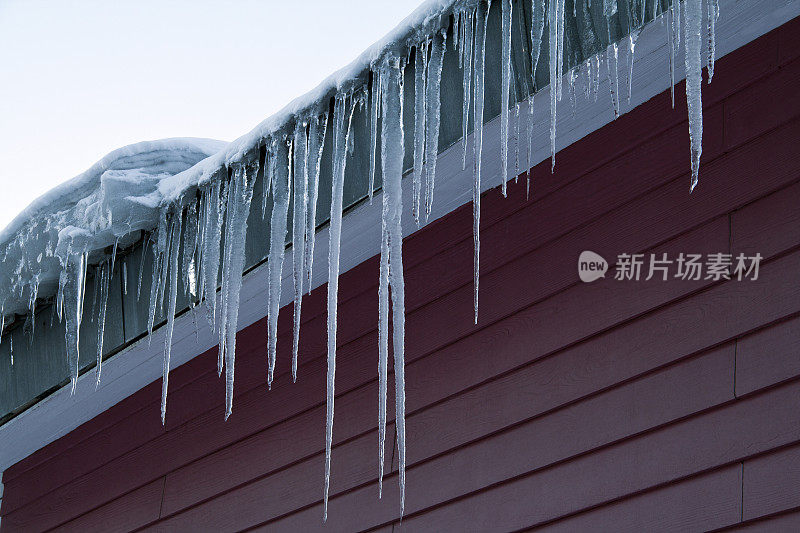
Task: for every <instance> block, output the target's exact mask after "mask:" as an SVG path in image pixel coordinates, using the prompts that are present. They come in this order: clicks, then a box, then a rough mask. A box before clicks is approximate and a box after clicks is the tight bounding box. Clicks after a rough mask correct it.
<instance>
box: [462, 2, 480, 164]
mask: <svg viewBox="0 0 800 533" xmlns="http://www.w3.org/2000/svg"><path fill="white" fill-rule="evenodd" d="M464 18H465V21H464V24H463V28H464V39H463V41H464V46H463V48H462V55H463V58H462V61H463V64H464V71H463V75H464V79H463V91H464V101H463V102H462V107H461V170H466V168H467V133H468V132H469V106H470V98H471V96H472V89H471V85H472V58H473V54H474V42H475V41H474V37H475V11H473V10H469V11H467V12H466V13H465V14H464ZM473 114H474V111H473ZM475 123H476V124H477V121H475Z"/></svg>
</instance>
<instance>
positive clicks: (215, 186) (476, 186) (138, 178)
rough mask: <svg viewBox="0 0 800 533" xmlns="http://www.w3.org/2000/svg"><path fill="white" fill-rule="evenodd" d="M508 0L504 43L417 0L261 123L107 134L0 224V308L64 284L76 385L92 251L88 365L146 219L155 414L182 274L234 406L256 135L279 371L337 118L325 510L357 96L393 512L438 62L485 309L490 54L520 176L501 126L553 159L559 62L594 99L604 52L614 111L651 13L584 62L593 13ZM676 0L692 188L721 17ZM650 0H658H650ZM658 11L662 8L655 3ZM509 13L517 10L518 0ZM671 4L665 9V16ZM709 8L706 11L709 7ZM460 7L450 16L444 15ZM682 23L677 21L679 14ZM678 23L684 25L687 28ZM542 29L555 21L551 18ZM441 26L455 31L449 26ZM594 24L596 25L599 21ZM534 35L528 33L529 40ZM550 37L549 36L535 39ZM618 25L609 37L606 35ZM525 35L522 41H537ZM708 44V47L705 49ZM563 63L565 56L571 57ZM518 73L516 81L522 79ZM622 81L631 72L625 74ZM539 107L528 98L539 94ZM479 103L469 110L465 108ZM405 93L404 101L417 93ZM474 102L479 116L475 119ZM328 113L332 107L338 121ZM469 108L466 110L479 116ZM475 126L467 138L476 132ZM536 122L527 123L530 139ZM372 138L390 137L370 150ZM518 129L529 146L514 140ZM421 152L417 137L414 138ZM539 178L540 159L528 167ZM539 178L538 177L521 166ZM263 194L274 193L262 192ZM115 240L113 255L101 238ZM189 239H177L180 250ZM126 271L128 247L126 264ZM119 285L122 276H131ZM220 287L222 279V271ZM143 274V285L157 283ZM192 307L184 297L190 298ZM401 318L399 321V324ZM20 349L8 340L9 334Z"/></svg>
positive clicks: (437, 107) (469, 18)
mask: <svg viewBox="0 0 800 533" xmlns="http://www.w3.org/2000/svg"><path fill="white" fill-rule="evenodd" d="M495 1H496V2H498V3H500V6H499V12H500V17H501V20H500V28H501V33H502V34H501V36H500V37H501V40H500V43H501V47H500V48H501V49H500V52H499V57H497V58H494V57H487V46H486V42H487V22H488V19H489V10H490V8H491V0H431V1H429V2H426V3H425V4H424V5H423V6H421V7H420V8H419V9H417V10H416V11H415V12H414V13H413V14H412V15H411V16H409V17H408V18H407V19H406V20H405V21H403V23H402V24H401V25H400V26H399V27H398V28H397V29H396V30H395V31H393V32H392V33H390V34H389V35H387V36H386V37H385V38H384V39H383V40H381V41H380V42H378V43H376V44H375V45H374V46H373V47H371V48H370V49H369V50H367V51H366V52H365V53H364V54H363V55H362V56H361V57H360V58H358V59H357V60H356V61H355V62H353V63H352V64H351V65H349V66H348V67H346V68H344V69H342V70H340V71H339V72H337V73H335V74H334V75H333V76H331V77H330V78H328V79H327V80H326V81H325V82H323V83H322V84H321V85H320V86H319V87H318V88H317V89H315V90H314V91H312V92H311V93H309V94H307V95H305V96H303V97H301V98H298V99H297V100H295V101H294V102H292V103H290V104H289V105H288V106H287V107H286V108H284V109H283V110H282V111H281V112H280V113H278V114H277V115H275V116H273V117H270V118H268V119H267V120H265V121H264V122H262V123H261V124H260V125H259V126H257V127H256V128H255V129H254V130H253V131H251V132H250V133H248V134H247V135H245V136H243V137H241V138H240V139H238V140H236V141H234V142H233V143H230V144H228V145H225V144H224V143H221V142H218V141H212V140H207V139H168V140H164V141H154V142H148V143H140V144H137V145H132V146H128V147H125V148H121V149H119V150H116V151H115V152H112V153H111V154H109V155H108V156H106V157H105V158H103V159H102V160H101V161H100V162H98V163H97V164H96V165H94V166H93V167H92V168H91V169H89V170H88V171H87V172H85V173H84V174H82V175H80V176H78V177H76V178H75V179H73V180H72V181H70V182H68V183H65V184H64V185H62V186H60V187H58V188H56V189H54V190H53V191H52V192H50V193H48V194H47V195H45V196H43V197H42V198H40V199H39V200H37V201H36V202H34V203H33V204H32V205H31V206H30V207H28V208H27V209H26V210H25V211H24V212H23V213H22V214H21V215H20V216H18V217H17V218H16V219H15V220H14V221H13V222H12V223H11V225H9V227H8V228H6V229H5V230H4V231H3V232H2V233H0V246H2V253H3V258H4V261H3V264H2V267H0V295H2V298H3V300H2V301H0V311H1V312H0V316H2V317H3V318H0V320H3V321H4V320H5V318H4V316H3V315H8V314H10V313H28V314H29V315H31V316H32V315H33V313H34V312H35V306H36V300H37V297H39V296H51V295H53V294H55V295H56V300H55V303H56V311H57V316H58V318H59V320H61V321H63V322H64V323H65V329H66V335H65V337H66V338H65V341H66V354H67V363H68V365H69V368H70V374H71V381H72V384H71V385H72V389H73V391H74V388H75V384H76V380H77V376H78V371H79V368H78V355H79V350H80V338H79V330H80V324H81V321H82V320H84V307H85V302H84V294H85V285H86V279H87V266H88V265H89V264H96V265H98V270H97V272H98V275H97V276H96V279H97V280H96V283H97V284H98V287H99V291H95V293H96V294H98V295H99V302H95V303H93V304H92V310H91V312H92V315H91V316H92V317H93V318H92V319H93V320H94V319H95V318H96V320H97V323H98V326H99V333H98V345H99V347H98V352H97V367H96V379H97V382H98V383H99V382H100V379H101V369H102V362H103V361H102V353H103V347H102V337H103V328H104V323H105V316H106V311H107V299H108V292H109V289H108V287H109V282H110V278H111V276H113V275H114V255H115V252H116V250H117V246H118V245H127V244H131V243H133V242H135V241H136V240H137V239H138V238H139V234H138V231H139V230H146V231H148V232H150V235H149V240H146V241H145V246H144V250H143V254H142V263H141V267H140V269H139V278H138V281H137V283H136V297H137V298H146V297H147V296H149V300H148V332H149V333H152V330H153V328H154V326H155V318H156V316H158V314H159V311H163V310H164V304H165V301H166V317H167V325H166V328H167V329H166V339H165V345H164V362H163V380H162V403H161V417H162V421H164V420H165V419H166V414H167V397H168V383H169V372H170V352H171V348H172V346H171V344H172V330H173V326H174V322H175V314H176V312H177V311H178V310H177V309H176V306H177V300H178V291H179V290H183V291H184V293H188V294H190V295H191V296H192V298H191V301H192V304H191V305H192V307H193V308H194V306H195V305H203V306H204V308H205V311H206V313H205V314H206V318H207V322H208V327H210V328H211V330H212V331H213V332H214V333H215V334H216V335H217V336H218V339H219V349H218V373H219V374H220V375H221V374H222V371H223V370H224V371H225V384H226V387H225V391H226V392H225V417H226V419H227V417H229V416H230V415H231V413H232V409H233V390H234V368H235V355H236V354H235V348H236V333H237V329H238V311H239V296H240V295H239V292H240V290H241V287H242V271H243V269H244V260H245V259H244V258H245V235H246V228H247V219H248V215H249V213H250V209H251V203H252V200H253V189H254V182H255V178H256V175H257V174H258V172H259V170H260V168H259V165H260V164H261V161H259V157H258V156H257V154H258V153H259V148H260V147H263V148H264V149H265V151H266V159H265V161H264V162H263V164H264V169H263V176H264V187H263V190H264V192H263V196H262V197H261V198H258V199H257V200H256V202H260V203H261V206H260V209H261V214H262V216H263V217H264V218H266V217H267V216H269V217H270V222H271V223H270V235H269V243H270V244H269V253H268V262H267V268H268V280H269V281H268V317H267V318H268V320H267V322H268V327H267V343H266V344H267V353H266V356H265V359H266V362H267V365H266V366H267V376H266V381H267V384H268V385H270V386H271V384H272V382H273V379H274V371H275V365H276V360H277V357H278V356H279V354H278V353H277V335H278V331H277V330H278V313H279V309H280V301H281V290H282V280H281V273H282V270H283V263H284V260H285V248H286V247H285V242H286V235H287V233H288V225H289V213H290V206H291V213H292V215H291V216H292V220H291V228H292V229H291V231H292V243H293V245H292V250H291V252H290V253H291V260H292V280H293V296H294V298H293V303H294V321H293V344H292V346H293V348H292V355H291V357H292V375H293V379H297V377H298V376H297V373H298V359H299V358H300V357H301V356H302V354H301V353H300V349H299V346H300V342H299V339H300V334H301V331H300V330H301V320H300V318H301V310H302V300H303V296H304V295H305V294H306V293H307V291H310V289H311V275H312V268H313V264H312V262H313V257H314V243H315V229H316V226H317V221H316V210H317V209H316V208H317V200H318V197H319V187H320V186H321V185H324V186H328V185H327V184H322V183H320V168H321V163H322V157H323V145H324V143H325V139H326V136H332V138H331V141H332V142H331V143H330V144H331V145H332V146H333V149H332V153H331V154H329V157H331V161H330V167H331V168H332V183H331V184H330V186H331V198H332V202H331V209H330V245H329V249H328V285H327V334H328V342H327V412H326V430H325V465H324V511H323V518H327V512H328V493H329V487H330V472H331V452H332V443H333V428H334V425H333V422H334V398H335V375H336V348H337V342H336V341H337V337H336V336H337V325H338V316H337V309H338V278H339V259H340V258H339V255H340V250H341V242H340V239H341V232H342V217H343V208H344V206H343V195H344V180H345V169H346V165H347V160H348V157H351V155H350V154H352V151H353V149H354V142H353V132H352V130H353V127H352V122H353V116H354V112H355V110H356V109H363V110H364V116H365V120H366V121H367V124H366V126H367V127H366V130H365V131H367V132H368V135H369V138H368V143H366V146H367V150H369V153H368V154H366V156H365V157H367V158H368V160H369V176H368V183H369V190H368V191H365V192H366V196H368V197H369V200H370V201H372V196H373V192H374V189H375V175H376V170H377V169H378V168H379V167H378V165H380V170H381V174H382V177H383V194H382V196H381V201H382V220H381V228H382V231H381V243H380V244H381V254H380V270H379V282H378V293H379V294H378V296H379V297H378V301H379V305H378V347H377V355H378V358H377V359H378V360H377V374H378V464H379V471H378V480H379V491H378V492H379V496H380V495H381V494H382V488H383V485H382V483H383V476H384V458H385V441H386V426H387V413H386V410H387V398H386V397H387V392H388V381H389V364H388V359H389V345H390V343H389V335H390V334H391V335H392V342H391V346H392V350H393V373H394V381H395V383H394V386H395V398H396V402H395V407H396V412H395V427H396V432H397V457H398V470H399V476H398V477H399V483H400V489H401V490H400V512H401V514H402V512H403V510H404V506H405V469H406V464H405V458H406V451H405V439H406V430H405V376H404V366H405V365H404V356H405V355H404V348H405V303H404V295H405V288H404V273H403V233H402V226H401V222H402V217H403V215H404V211H405V210H406V209H408V212H407V215H408V216H410V217H412V218H413V220H414V221H415V222H416V224H417V225H418V226H419V225H422V224H423V223H425V222H427V221H428V218H429V216H430V214H431V212H432V209H433V204H434V193H435V175H436V162H437V155H438V152H439V129H440V123H441V120H440V119H441V117H440V114H441V96H442V89H441V86H442V69H443V64H444V56H445V52H446V50H447V49H448V46H449V47H450V48H451V49H452V50H453V51H454V53H456V54H457V58H458V66H459V68H460V69H461V74H460V78H459V79H460V81H461V85H462V89H463V103H462V104H461V115H462V135H463V139H462V140H461V150H462V166H463V167H464V168H466V165H467V159H468V158H467V156H468V155H469V150H470V148H471V149H472V156H473V169H472V172H473V176H474V180H473V188H472V200H473V244H474V256H473V267H474V284H473V289H474V293H473V294H474V298H473V301H474V320H475V323H476V324H477V323H478V316H479V315H478V303H479V298H478V296H479V290H478V288H479V279H480V274H479V272H480V198H481V172H482V168H481V160H482V158H481V154H482V153H483V150H484V144H483V122H484V109H485V103H486V102H485V96H486V94H485V87H486V79H485V77H486V68H485V66H486V64H487V62H490V61H491V62H496V61H499V63H500V67H501V80H500V86H501V91H500V95H499V98H500V137H501V143H500V150H501V153H500V165H501V168H500V171H501V172H500V176H501V183H500V184H499V185H500V187H501V189H502V192H503V194H505V192H506V182H507V180H508V179H509V178H510V172H511V170H512V169H511V168H510V166H511V164H510V162H509V157H510V155H509V152H508V147H509V139H513V141H514V153H513V155H512V156H511V157H513V171H514V177H515V178H516V176H518V175H519V170H520V160H521V157H524V156H521V155H520V152H524V150H525V144H527V159H522V160H523V161H527V162H528V163H530V160H531V150H532V148H531V143H532V138H533V134H534V129H535V128H537V127H541V128H549V134H550V135H549V137H550V142H551V145H550V148H551V159H552V162H551V168H554V166H555V156H556V133H557V132H556V126H557V121H556V113H557V107H558V105H559V103H560V102H561V101H562V96H563V92H564V89H563V84H564V83H563V79H564V76H565V75H566V76H567V88H566V92H567V97H568V98H569V100H570V102H571V105H572V109H573V113H574V110H575V108H576V103H575V102H576V99H577V97H578V96H577V93H578V87H579V86H580V85H579V84H582V91H583V94H584V96H585V97H586V98H587V99H590V98H594V99H595V100H597V98H598V92H599V85H600V76H601V63H602V62H603V61H605V63H606V69H605V70H606V72H607V76H608V80H609V82H610V83H609V87H610V102H611V108H612V109H613V113H614V117H617V116H619V114H620V99H621V91H620V86H621V83H620V77H619V71H620V68H622V71H623V75H625V76H626V78H627V79H626V80H625V81H627V97H628V100H629V101H630V97H631V90H632V77H633V59H634V50H635V44H636V38H637V37H638V35H639V32H640V31H641V27H642V25H643V24H644V21H645V18H646V12H645V10H646V9H647V6H648V4H646V3H645V2H644V1H633V2H631V3H630V4H629V7H630V11H631V12H630V13H629V14H628V15H629V19H630V20H632V21H633V24H634V27H633V29H632V32H631V33H630V34H629V35H627V36H625V37H624V38H623V41H622V42H623V49H622V52H623V55H625V63H624V64H623V66H622V67H620V65H619V63H620V60H621V58H620V47H619V43H617V42H610V43H609V44H608V46H607V47H606V48H604V49H603V50H598V51H597V53H596V54H594V55H593V56H590V57H588V58H586V59H585V61H584V62H583V63H582V64H580V65H572V66H571V65H569V64H567V65H565V62H568V61H570V59H569V57H567V58H566V59H565V55H566V54H565V31H566V30H565V28H566V27H567V26H568V24H570V23H571V21H569V20H568V18H569V17H573V18H575V17H577V16H579V15H580V16H581V17H585V16H587V14H588V11H587V9H588V7H587V5H585V4H584V3H580V12H578V9H579V8H578V6H576V5H575V4H573V9H572V10H570V11H568V12H565V0H547V1H545V0H532V6H530V7H531V8H530V9H527V10H521V12H522V14H523V15H526V14H527V15H526V16H529V17H530V20H528V21H526V24H528V25H529V27H530V33H529V35H525V34H524V33H525V32H520V33H519V34H518V35H516V36H512V33H513V28H514V25H513V24H512V21H513V15H514V11H513V10H512V6H513V4H512V2H511V0H495ZM683 5H684V14H683V16H681V4H680V3H679V2H675V3H674V4H673V5H672V6H671V7H670V8H669V9H668V10H667V12H666V13H665V14H664V18H666V19H667V24H665V27H666V41H667V46H668V50H669V53H668V57H669V61H668V64H667V65H665V68H668V69H669V72H670V78H671V82H672V86H673V89H672V90H673V105H674V84H675V75H674V72H675V61H676V55H677V54H678V51H679V43H680V41H681V38H682V40H683V43H684V47H683V48H684V54H685V55H684V64H685V67H686V98H687V103H688V110H689V120H688V122H689V135H690V146H691V152H690V167H691V171H692V179H691V184H690V188H691V189H693V188H694V187H695V186H696V185H697V180H698V175H699V165H700V156H701V153H702V100H701V88H702V69H703V67H704V66H705V67H706V69H707V71H708V79H709V82H710V81H711V77H712V75H713V66H714V59H715V53H716V52H715V35H714V32H715V27H716V22H717V18H718V17H719V4H718V1H717V0H685V1H684V2H683ZM653 9H655V6H654V7H653ZM618 10H619V6H618V5H617V2H616V0H603V2H602V13H603V15H604V16H605V17H607V20H606V24H605V26H606V29H608V31H609V38H610V29H609V28H610V24H609V22H610V17H612V16H617V13H618ZM653 15H654V16H655V15H656V13H655V12H654V13H653ZM517 16H520V15H519V14H518V15H517ZM664 18H662V23H663V22H664ZM704 20H705V26H704V24H703V22H704ZM451 24H452V31H448V29H450V26H451ZM681 25H682V26H681ZM681 28H682V31H683V35H681ZM545 32H546V33H545ZM448 34H449V35H450V36H451V37H450V42H449V43H448ZM591 38H592V39H593V40H595V41H596V42H598V43H599V42H601V41H600V40H599V39H598V37H597V36H596V35H592V36H591ZM528 39H529V40H528ZM543 39H547V47H546V48H543V47H542V42H543ZM520 40H521V41H522V44H521V45H520V46H521V47H522V49H523V52H524V54H525V55H526V57H528V55H529V57H530V63H531V65H532V67H533V75H531V77H530V79H528V80H525V87H529V88H536V89H538V88H539V87H537V86H536V79H535V72H536V70H537V68H538V66H539V65H540V64H541V63H542V62H543V57H544V56H549V57H547V62H548V68H549V79H550V89H551V90H550V113H551V115H550V117H551V118H550V120H549V123H548V124H534V123H533V121H532V119H530V118H529V119H528V121H527V124H526V126H525V127H524V128H523V126H522V125H521V124H520V122H521V121H522V118H521V114H520V109H521V106H522V104H523V102H521V101H512V95H514V94H516V92H515V91H514V90H512V80H514V79H515V72H514V68H513V64H514V62H513V60H512V56H513V54H512V51H513V49H512V44H513V43H514V42H518V41H520ZM609 40H610V39H609ZM528 47H529V48H528ZM704 59H705V61H704ZM570 67H571V68H570ZM407 68H413V69H414V76H413V78H409V79H410V80H412V82H413V90H414V98H413V101H409V102H404V98H403V95H404V91H405V88H404V87H403V83H404V79H405V76H404V73H405V69H407ZM514 83H516V82H514ZM622 87H624V84H622ZM331 98H332V99H333V103H334V105H333V114H332V116H331V117H330V120H329V117H328V102H329V101H330V99H331ZM404 104H405V105H412V106H413V129H412V130H411V131H408V132H405V131H404V126H403V106H404ZM529 105H530V111H529V112H528V116H529V117H532V116H533V112H532V111H533V108H532V106H533V99H532V98H531V99H530V100H529ZM470 110H471V111H472V115H470ZM410 111H411V110H410ZM470 117H472V121H470ZM329 122H330V124H329ZM470 123H471V124H472V128H470ZM470 133H472V134H473V135H472V145H471V146H470V145H469V143H468V142H467V137H468V135H469V134H470ZM406 135H408V136H410V137H411V138H412V139H413V142H411V143H410V146H412V149H413V158H412V159H413V171H412V176H411V179H412V180H413V182H412V185H413V187H412V197H411V199H410V200H407V201H406V202H405V203H404V199H403V197H402V187H401V181H402V178H403V170H404V169H403V161H404V156H405V145H404V138H405V136H406ZM526 137H527V140H526ZM378 146H380V152H379V153H378ZM521 146H522V149H521ZM410 155H411V154H410ZM528 179H529V180H530V172H528ZM528 187H530V181H528ZM270 200H271V201H270ZM112 245H113V252H112V253H111V255H110V256H109V255H107V254H106V253H105V252H103V250H104V249H105V248H106V247H109V246H112ZM181 251H182V253H181ZM146 254H152V259H153V261H152V263H153V267H152V271H151V277H150V283H151V285H150V287H149V295H145V296H143V289H142V270H143V267H144V264H145V262H144V258H145V256H146ZM121 275H122V276H123V277H125V278H127V265H123V269H122V274H121ZM125 285H126V290H127V283H126V284H125ZM220 287H221V290H219V294H218V289H219V288H220ZM147 291H148V287H145V288H144V292H145V293H147ZM194 314H195V313H194V312H193V313H192V315H193V316H194ZM390 320H391V328H390ZM12 358H13V352H12Z"/></svg>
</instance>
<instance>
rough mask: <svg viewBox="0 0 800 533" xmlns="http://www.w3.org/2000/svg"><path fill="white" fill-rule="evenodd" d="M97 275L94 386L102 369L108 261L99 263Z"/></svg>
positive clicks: (108, 278) (109, 273) (109, 275)
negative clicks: (98, 297)
mask: <svg viewBox="0 0 800 533" xmlns="http://www.w3.org/2000/svg"><path fill="white" fill-rule="evenodd" d="M123 264H124V263H123ZM97 276H98V277H99V278H100V310H99V311H98V314H97V366H96V367H95V376H96V380H95V388H97V387H99V386H100V374H101V373H102V371H103V338H104V335H105V326H106V309H107V307H108V285H109V280H110V279H111V268H110V265H109V264H108V261H105V262H103V263H102V264H101V265H100V268H99V270H98V273H97Z"/></svg>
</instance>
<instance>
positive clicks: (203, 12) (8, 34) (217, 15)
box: [0, 0, 422, 228]
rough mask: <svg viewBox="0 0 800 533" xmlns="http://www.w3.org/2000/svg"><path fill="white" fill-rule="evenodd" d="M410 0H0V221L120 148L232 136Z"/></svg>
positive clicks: (368, 39)
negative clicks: (177, 139) (163, 140)
mask: <svg viewBox="0 0 800 533" xmlns="http://www.w3.org/2000/svg"><path fill="white" fill-rule="evenodd" d="M420 3H422V0H235V1H233V0H232V1H223V0H216V1H211V0H173V1H170V0H72V1H66V0H61V1H56V0H50V1H45V0H0V228H3V227H5V226H6V225H7V224H8V223H9V222H10V221H11V220H12V219H13V218H14V216H15V215H16V214H17V213H18V212H20V211H21V210H22V209H23V208H24V207H25V206H27V205H28V204H29V203H30V202H31V201H32V200H33V199H35V198H36V197H38V196H40V195H41V194H43V193H44V192H46V191H47V190H49V189H51V188H52V187H54V186H55V185H57V184H58V183H61V182H63V181H66V180H68V179H70V178H72V177H73V176H75V175H77V174H79V173H81V172H83V171H84V170H86V169H88V168H89V167H90V166H91V165H92V164H93V163H94V162H96V161H97V160H98V159H100V158H101V157H103V156H104V155H105V154H107V153H108V152H110V151H111V150H114V149H115V148H119V147H120V146H125V145H127V144H131V143H135V142H139V141H144V140H153V139H161V138H166V137H209V138H213V139H220V140H224V141H231V140H233V139H235V138H237V137H239V136H241V135H243V134H245V133H247V132H248V131H250V130H251V129H252V128H253V127H254V126H255V125H256V124H258V123H259V122H261V120H263V119H264V118H266V117H268V116H269V115H271V114H273V113H275V112H276V111H278V110H280V109H281V108H282V107H283V106H284V105H286V104H287V103H289V102H290V101H291V100H293V99H294V98H295V97H297V96H300V95H302V94H303V93H305V92H308V91H309V90H311V89H313V88H314V87H316V86H317V85H318V84H319V83H320V82H321V81H322V80H323V79H324V78H325V77H327V76H328V75H329V74H331V73H332V72H334V71H335V70H337V69H339V68H341V67H343V66H345V65H346V64H348V63H350V62H351V61H352V60H354V59H355V58H356V57H357V56H358V55H359V54H360V53H361V52H362V51H364V50H365V49H366V48H367V47H368V46H369V45H371V44H372V43H374V42H375V41H377V40H378V39H380V38H381V37H383V36H384V35H385V34H386V33H388V32H389V31H390V30H391V29H392V28H394V27H395V26H396V25H397V24H399V23H400V21H402V19H403V18H405V16H406V15H408V14H410V13H411V12H412V11H413V10H414V9H415V8H416V7H417V6H418V5H419V4H420Z"/></svg>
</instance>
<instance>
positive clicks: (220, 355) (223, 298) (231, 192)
mask: <svg viewBox="0 0 800 533" xmlns="http://www.w3.org/2000/svg"><path fill="white" fill-rule="evenodd" d="M241 172H242V169H241V168H236V169H234V170H233V172H232V174H231V179H230V180H229V181H228V182H227V184H226V186H225V193H224V194H225V206H226V209H225V220H224V224H223V225H222V227H223V228H224V230H225V237H224V239H223V241H222V242H223V248H222V282H221V283H222V288H221V290H220V303H219V304H218V305H219V307H218V309H217V311H218V313H217V326H218V327H217V336H218V343H217V344H218V347H219V349H218V350H217V367H218V371H219V372H220V373H221V370H222V368H224V367H225V363H226V362H227V358H226V353H225V350H226V349H227V348H228V345H227V343H226V342H225V337H226V336H227V330H226V325H227V323H228V310H229V308H228V295H229V291H228V283H229V282H230V279H231V275H232V274H231V258H232V255H233V250H232V248H231V243H232V241H233V237H232V234H233V229H234V228H233V218H234V217H235V216H236V213H235V207H236V195H237V194H238V190H237V189H238V188H239V185H240V182H241V176H240V174H241ZM220 360H222V361H220Z"/></svg>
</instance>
